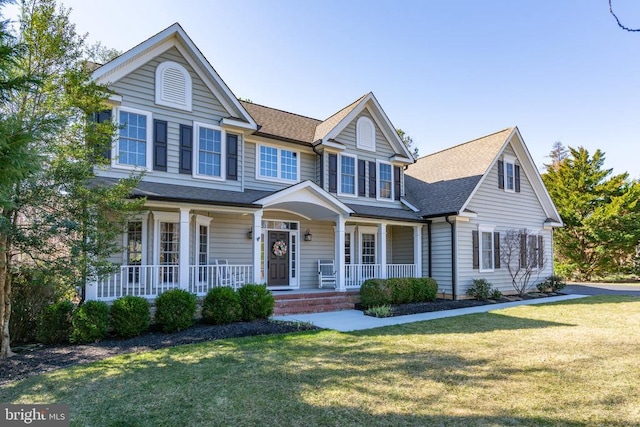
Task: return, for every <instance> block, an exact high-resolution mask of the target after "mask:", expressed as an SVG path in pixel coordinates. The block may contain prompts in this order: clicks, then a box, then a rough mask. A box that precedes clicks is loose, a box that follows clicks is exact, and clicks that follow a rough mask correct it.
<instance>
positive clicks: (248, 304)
mask: <svg viewBox="0 0 640 427" xmlns="http://www.w3.org/2000/svg"><path fill="white" fill-rule="evenodd" d="M238 298H239V300H240V308H241V311H242V320H245V321H251V320H256V319H267V318H268V317H269V316H271V315H272V314H273V308H274V307H275V305H276V300H275V298H273V295H272V294H271V292H269V290H268V289H267V287H266V286H264V285H254V284H248V285H244V286H243V287H241V288H240V289H238Z"/></svg>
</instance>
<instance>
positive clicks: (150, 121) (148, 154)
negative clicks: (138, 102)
mask: <svg viewBox="0 0 640 427" xmlns="http://www.w3.org/2000/svg"><path fill="white" fill-rule="evenodd" d="M121 111H124V112H125V113H133V114H139V115H141V116H146V117H147V147H146V148H147V149H146V153H145V155H146V158H145V166H144V167H143V166H134V165H125V164H121V163H119V162H118V159H119V157H120V153H119V151H120V131H119V129H120V112H121ZM114 117H115V123H114V124H115V126H116V129H118V131H117V132H118V134H117V137H116V138H115V144H114V146H113V149H112V150H111V151H112V154H111V167H112V168H114V169H125V170H135V171H151V170H152V167H151V162H152V159H153V115H152V114H151V112H149V111H145V110H138V109H137V108H130V107H118V108H116V109H115V114H114Z"/></svg>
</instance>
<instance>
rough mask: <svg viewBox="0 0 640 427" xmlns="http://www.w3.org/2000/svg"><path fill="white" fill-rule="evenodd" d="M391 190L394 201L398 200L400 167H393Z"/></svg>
mask: <svg viewBox="0 0 640 427" xmlns="http://www.w3.org/2000/svg"><path fill="white" fill-rule="evenodd" d="M393 189H394V193H395V194H394V198H395V199H396V200H400V196H401V194H400V167H399V166H394V167H393Z"/></svg>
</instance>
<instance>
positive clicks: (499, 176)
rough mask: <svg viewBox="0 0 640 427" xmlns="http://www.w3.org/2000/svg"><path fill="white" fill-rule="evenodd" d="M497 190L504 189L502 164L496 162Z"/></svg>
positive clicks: (501, 162) (499, 161)
mask: <svg viewBox="0 0 640 427" xmlns="http://www.w3.org/2000/svg"><path fill="white" fill-rule="evenodd" d="M498 188H500V189H504V162H503V161H502V160H498Z"/></svg>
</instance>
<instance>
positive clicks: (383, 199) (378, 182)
mask: <svg viewBox="0 0 640 427" xmlns="http://www.w3.org/2000/svg"><path fill="white" fill-rule="evenodd" d="M380 165H389V166H390V167H391V196H390V197H389V198H386V197H382V196H381V194H382V191H380V190H381V188H382V187H381V184H382V180H381V179H380ZM376 169H377V171H376V190H377V191H376V200H378V201H379V202H393V201H394V200H395V194H394V193H395V185H393V184H394V183H393V164H392V163H391V162H385V161H384V160H376Z"/></svg>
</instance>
